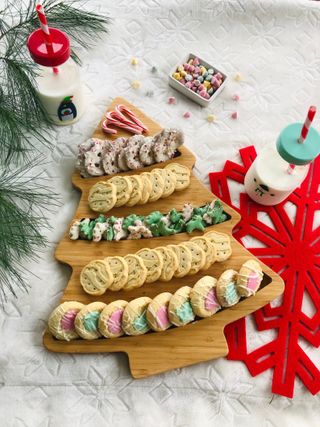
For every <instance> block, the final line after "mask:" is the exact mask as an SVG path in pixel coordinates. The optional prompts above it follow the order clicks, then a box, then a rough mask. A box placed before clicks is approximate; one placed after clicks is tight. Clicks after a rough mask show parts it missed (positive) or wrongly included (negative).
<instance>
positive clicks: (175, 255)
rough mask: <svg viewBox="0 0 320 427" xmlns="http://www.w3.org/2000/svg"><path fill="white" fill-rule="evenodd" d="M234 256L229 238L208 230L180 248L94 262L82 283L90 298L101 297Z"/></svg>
mask: <svg viewBox="0 0 320 427" xmlns="http://www.w3.org/2000/svg"><path fill="white" fill-rule="evenodd" d="M231 253H232V248H231V242H230V238H229V236H228V235H227V234H224V233H217V232H216V231H209V232H208V233H205V234H204V235H203V236H197V237H194V238H192V239H191V240H189V241H187V242H183V243H181V244H178V245H167V246H160V247H157V248H155V249H149V248H144V249H140V250H139V251H138V252H136V254H134V255H133V254H129V255H126V256H124V257H120V256H110V257H107V258H105V259H104V260H95V261H91V262H90V263H89V264H87V265H86V266H85V267H84V268H83V269H82V271H81V273H80V283H81V285H82V287H83V289H84V291H85V292H86V293H88V294H90V295H102V294H104V293H105V292H106V290H107V289H108V290H110V291H119V290H124V291H130V290H132V289H135V288H139V287H140V286H142V285H143V284H144V283H153V282H156V281H157V280H161V281H166V282H167V281H170V280H171V279H172V277H178V278H181V277H184V276H186V275H193V274H196V273H198V271H200V270H207V269H208V268H209V267H210V266H211V265H212V264H213V263H214V262H216V261H218V262H221V261H225V260H226V259H228V258H229V257H230V256H231Z"/></svg>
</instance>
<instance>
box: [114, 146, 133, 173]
mask: <svg viewBox="0 0 320 427" xmlns="http://www.w3.org/2000/svg"><path fill="white" fill-rule="evenodd" d="M116 162H117V165H118V168H119V169H120V170H121V171H123V172H126V171H128V170H130V168H129V167H128V165H127V161H126V156H125V152H124V150H121V151H119V153H117V155H116Z"/></svg>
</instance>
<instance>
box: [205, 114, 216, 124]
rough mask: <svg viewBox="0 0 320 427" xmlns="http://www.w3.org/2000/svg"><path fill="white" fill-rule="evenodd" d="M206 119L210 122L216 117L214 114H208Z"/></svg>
mask: <svg viewBox="0 0 320 427" xmlns="http://www.w3.org/2000/svg"><path fill="white" fill-rule="evenodd" d="M207 120H208V122H209V123H212V122H215V121H216V120H217V118H216V116H215V115H214V114H208V116H207Z"/></svg>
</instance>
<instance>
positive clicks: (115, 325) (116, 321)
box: [107, 308, 123, 335]
mask: <svg viewBox="0 0 320 427" xmlns="http://www.w3.org/2000/svg"><path fill="white" fill-rule="evenodd" d="M122 315H123V308H120V309H119V310H116V311H114V312H113V313H112V314H111V316H110V317H109V319H108V322H107V326H108V329H109V331H110V332H111V333H112V334H115V335H117V334H120V333H121V332H122V328H121V322H122Z"/></svg>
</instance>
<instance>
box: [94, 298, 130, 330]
mask: <svg viewBox="0 0 320 427" xmlns="http://www.w3.org/2000/svg"><path fill="white" fill-rule="evenodd" d="M127 305H128V301H124V300H117V301H112V302H111V303H110V304H108V305H107V306H106V307H105V308H104V309H103V310H102V312H101V314H100V317H99V324H98V327H99V331H100V332H101V334H102V335H103V336H104V337H105V338H118V337H121V336H122V335H124V332H123V329H122V316H123V312H124V309H125V308H126V306H127Z"/></svg>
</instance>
